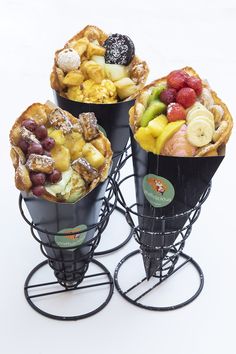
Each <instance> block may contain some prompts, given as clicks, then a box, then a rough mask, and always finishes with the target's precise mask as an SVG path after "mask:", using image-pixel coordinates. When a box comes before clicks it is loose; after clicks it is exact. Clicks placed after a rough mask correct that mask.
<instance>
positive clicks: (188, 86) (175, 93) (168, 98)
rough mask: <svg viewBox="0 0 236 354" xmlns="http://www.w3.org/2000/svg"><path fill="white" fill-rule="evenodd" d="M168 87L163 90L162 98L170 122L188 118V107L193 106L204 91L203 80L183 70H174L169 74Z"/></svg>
mask: <svg viewBox="0 0 236 354" xmlns="http://www.w3.org/2000/svg"><path fill="white" fill-rule="evenodd" d="M167 85H168V88H167V89H166V90H164V91H162V92H161V94H160V100H161V101H162V102H163V103H165V104H166V105H167V106H168V107H167V119H168V121H169V122H174V121H176V120H182V119H186V111H185V109H186V108H189V107H191V106H192V105H193V104H194V103H195V102H196V99H197V96H199V95H200V94H201V93H202V82H201V80H200V79H198V78H197V77H195V76H190V75H188V73H186V72H185V71H183V70H175V71H172V72H171V73H170V74H169V75H168V76H167Z"/></svg>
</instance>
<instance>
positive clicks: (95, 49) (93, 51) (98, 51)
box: [86, 43, 106, 59]
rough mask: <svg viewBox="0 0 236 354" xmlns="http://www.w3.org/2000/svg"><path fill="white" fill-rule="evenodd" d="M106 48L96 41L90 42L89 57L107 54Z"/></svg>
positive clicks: (87, 52)
mask: <svg viewBox="0 0 236 354" xmlns="http://www.w3.org/2000/svg"><path fill="white" fill-rule="evenodd" d="M105 51H106V49H105V48H104V47H101V46H100V45H97V44H95V43H89V44H88V47H87V51H86V54H87V57H88V58H89V59H90V58H91V57H92V56H93V55H103V56H104V55H105Z"/></svg>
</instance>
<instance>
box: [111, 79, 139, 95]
mask: <svg viewBox="0 0 236 354" xmlns="http://www.w3.org/2000/svg"><path fill="white" fill-rule="evenodd" d="M114 84H115V86H116V89H117V94H118V96H119V97H120V99H121V100H123V99H125V98H127V97H129V96H131V95H133V94H134V93H135V92H136V90H137V88H136V85H135V83H134V82H133V81H132V80H131V79H130V78H128V77H124V78H123V79H120V80H118V81H115V82H114Z"/></svg>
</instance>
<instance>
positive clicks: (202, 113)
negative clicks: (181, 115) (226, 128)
mask: <svg viewBox="0 0 236 354" xmlns="http://www.w3.org/2000/svg"><path fill="white" fill-rule="evenodd" d="M200 117H201V118H202V117H206V118H208V119H209V121H210V122H211V124H212V126H213V128H214V129H215V121H214V115H213V114H212V113H211V112H210V111H208V109H206V108H205V107H204V108H200V107H199V108H197V109H194V110H191V111H190V112H189V113H188V114H187V123H188V124H189V123H190V122H191V121H192V120H193V119H196V118H200Z"/></svg>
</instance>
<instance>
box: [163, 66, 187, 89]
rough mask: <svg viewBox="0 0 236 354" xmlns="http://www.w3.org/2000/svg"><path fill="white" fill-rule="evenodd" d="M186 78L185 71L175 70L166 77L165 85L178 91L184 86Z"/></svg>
mask: <svg viewBox="0 0 236 354" xmlns="http://www.w3.org/2000/svg"><path fill="white" fill-rule="evenodd" d="M188 77H189V75H188V74H187V73H186V72H185V71H183V70H175V71H172V72H171V73H170V74H169V75H168V76H167V84H168V86H169V87H171V88H174V89H176V90H180V89H181V88H183V87H185V86H186V81H187V78H188Z"/></svg>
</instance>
